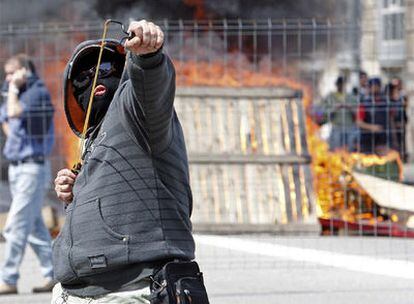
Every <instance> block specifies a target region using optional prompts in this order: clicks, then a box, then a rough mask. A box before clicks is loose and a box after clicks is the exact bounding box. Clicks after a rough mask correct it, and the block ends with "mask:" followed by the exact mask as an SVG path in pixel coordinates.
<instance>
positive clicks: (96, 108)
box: [72, 49, 125, 129]
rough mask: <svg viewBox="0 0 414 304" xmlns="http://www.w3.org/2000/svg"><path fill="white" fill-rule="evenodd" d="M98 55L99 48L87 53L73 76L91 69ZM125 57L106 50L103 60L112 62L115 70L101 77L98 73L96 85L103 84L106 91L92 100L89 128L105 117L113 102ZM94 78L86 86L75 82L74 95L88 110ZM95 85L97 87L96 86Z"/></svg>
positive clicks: (77, 65) (84, 108)
mask: <svg viewBox="0 0 414 304" xmlns="http://www.w3.org/2000/svg"><path fill="white" fill-rule="evenodd" d="M97 57H98V49H95V50H93V51H92V52H90V53H88V54H87V55H85V56H83V57H82V58H81V59H79V60H78V61H77V62H76V65H75V67H74V71H73V76H74V77H76V75H78V74H79V73H81V72H82V71H86V70H89V69H90V68H91V67H93V66H95V62H96V58H97ZM124 60H125V58H124V57H123V56H121V55H119V54H114V53H111V52H108V51H104V53H103V56H102V62H111V63H112V66H113V67H114V68H115V71H114V72H112V73H111V74H110V75H107V76H104V77H101V76H100V75H99V74H98V78H97V81H96V87H98V86H99V85H103V86H104V87H105V89H106V92H105V93H104V94H103V95H101V96H94V97H93V101H92V109H91V114H90V117H89V123H88V129H89V128H94V127H96V126H97V125H98V124H99V123H100V122H101V121H102V119H103V118H104V116H105V114H106V111H107V110H108V108H109V105H110V104H111V101H112V98H113V97H114V94H115V92H116V90H117V88H118V86H119V82H120V80H121V75H122V71H123V68H124ZM92 80H93V79H91V80H90V83H89V84H88V85H87V86H86V87H82V88H78V87H76V85H75V84H74V83H72V84H73V95H74V97H75V99H76V101H77V103H78V104H79V105H80V106H81V108H82V109H83V110H84V111H85V112H86V111H87V109H88V103H89V99H90V95H91V92H92ZM96 87H95V88H96Z"/></svg>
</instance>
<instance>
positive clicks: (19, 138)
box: [0, 74, 54, 160]
mask: <svg viewBox="0 0 414 304" xmlns="http://www.w3.org/2000/svg"><path fill="white" fill-rule="evenodd" d="M7 90H8V83H6V82H5V83H4V85H3V88H2V93H3V95H4V97H5V98H4V101H3V104H2V105H1V108H0V123H2V122H7V123H8V125H9V134H8V136H7V140H6V144H5V146H4V151H3V152H4V155H5V156H6V158H7V159H9V160H23V159H25V158H28V157H36V156H48V155H50V153H51V152H52V147H53V141H54V128H53V112H54V109H53V105H52V103H51V98H50V94H49V91H48V90H47V88H46V86H45V84H44V83H43V81H42V80H40V79H39V77H38V76H37V75H36V74H32V75H31V76H29V77H28V78H27V81H26V83H25V85H24V86H22V87H21V88H20V90H19V102H20V104H21V106H22V107H23V113H22V114H21V115H20V116H18V117H13V118H10V117H8V116H7Z"/></svg>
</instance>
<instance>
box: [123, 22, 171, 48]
mask: <svg viewBox="0 0 414 304" xmlns="http://www.w3.org/2000/svg"><path fill="white" fill-rule="evenodd" d="M128 32H130V33H134V35H135V37H133V38H132V39H130V40H127V41H125V48H126V49H127V50H129V51H131V52H133V53H135V54H136V55H145V54H150V53H154V52H156V51H157V50H158V49H159V48H160V47H161V46H162V44H163V43H164V33H163V31H162V30H161V28H160V27H159V26H158V25H155V24H154V23H152V22H148V21H146V20H141V21H133V22H131V24H130V25H129V27H128Z"/></svg>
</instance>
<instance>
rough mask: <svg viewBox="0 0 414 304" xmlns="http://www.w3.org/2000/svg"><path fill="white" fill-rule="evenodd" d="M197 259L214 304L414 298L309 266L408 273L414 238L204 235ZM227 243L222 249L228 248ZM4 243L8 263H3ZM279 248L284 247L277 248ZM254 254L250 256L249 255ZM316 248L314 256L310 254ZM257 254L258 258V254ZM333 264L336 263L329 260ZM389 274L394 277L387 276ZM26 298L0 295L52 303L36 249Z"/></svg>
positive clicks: (402, 282) (370, 278) (6, 302)
mask: <svg viewBox="0 0 414 304" xmlns="http://www.w3.org/2000/svg"><path fill="white" fill-rule="evenodd" d="M196 239H197V257H198V261H199V263H200V265H201V267H202V270H203V272H204V275H205V281H206V286H207V289H208V292H209V295H210V302H211V304H229V303H237V304H255V303H260V304H276V303H283V304H290V303H292V304H299V303H306V304H313V303H315V304H325V303H326V304H328V303H329V304H331V303H335V304H341V303H344V304H345V303H347V304H349V303H352V304H359V303H361V304H370V303H372V304H374V303H375V304H381V303H387V304H390V303H391V304H393V303H395V304H405V303H407V304H408V303H412V299H414V288H412V286H413V283H414V280H412V279H407V278H403V277H402V275H401V276H399V272H396V274H394V276H388V275H384V272H383V274H381V275H378V274H374V273H372V272H371V270H370V269H368V270H366V269H365V268H364V265H362V264H361V271H358V267H357V271H350V270H349V269H346V267H341V265H337V264H335V265H334V266H329V265H330V264H329V263H330V262H329V261H328V262H327V263H325V264H322V263H319V262H318V261H314V262H313V263H311V262H309V259H308V257H307V254H308V253H309V252H313V253H316V254H318V253H321V252H322V253H324V254H326V253H329V254H331V257H332V261H334V260H335V257H344V258H348V257H355V256H356V257H363V258H366V260H362V261H364V263H365V261H368V262H369V263H372V265H374V266H377V267H381V265H382V264H381V262H382V261H391V265H392V261H394V260H396V261H402V262H404V263H407V267H408V266H410V267H411V265H412V264H413V263H414V241H413V240H412V239H406V240H405V239H392V238H373V237H366V238H359V237H350V238H348V237H319V236H313V237H309V236H308V237H279V236H274V235H239V236H232V237H228V236H220V237H219V239H217V242H215V243H213V244H207V242H206V241H205V240H206V239H205V238H203V236H199V235H197V236H196ZM234 240H236V241H237V242H239V243H238V244H242V245H243V244H246V245H247V244H249V245H250V246H252V244H256V245H255V246H253V247H256V248H243V247H240V248H236V247H234V248H225V246H223V244H226V242H227V243H228V244H233V243H231V242H233V241H234ZM219 241H220V242H222V243H220V242H219ZM261 244H264V245H265V246H268V247H264V248H270V249H269V250H272V248H279V249H280V248H290V249H291V250H292V251H291V252H292V253H294V254H295V256H289V254H286V255H280V256H277V254H276V255H272V254H270V253H269V252H260V251H259V253H257V252H256V251H257V250H256V249H257V248H260V245H261ZM3 246H4V244H1V243H0V262H1V261H2V257H3ZM272 246H278V247H272ZM247 249H249V250H247ZM309 250H311V251H309ZM254 252H256V253H254ZM328 259H329V257H328ZM385 273H386V271H385ZM21 277H22V279H21V281H20V282H19V291H20V294H19V295H16V296H3V297H0V303H1V304H18V303H19V304H20V303H33V304H37V303H49V301H50V294H41V295H32V294H31V293H30V290H31V288H32V286H33V285H35V284H37V283H38V282H40V280H41V275H40V274H39V266H38V262H37V260H36V258H35V257H34V254H33V252H32V250H31V249H30V248H28V250H27V252H26V256H25V258H24V261H23V265H22V274H21Z"/></svg>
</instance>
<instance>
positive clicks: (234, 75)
mask: <svg viewBox="0 0 414 304" xmlns="http://www.w3.org/2000/svg"><path fill="white" fill-rule="evenodd" d="M235 57H237V55H236V56H235ZM174 64H175V66H176V70H177V85H178V86H224V87H275V86H276V87H288V88H290V89H293V90H300V91H302V96H303V106H304V109H308V108H309V106H311V105H312V88H311V86H310V85H307V84H306V83H303V82H300V81H298V80H297V78H295V77H294V76H289V73H286V71H285V73H284V74H283V75H280V73H278V70H277V69H276V68H273V69H269V68H268V66H267V65H263V66H259V67H258V68H256V69H249V68H246V67H249V66H251V64H250V63H249V62H242V63H241V64H240V62H237V64H228V63H227V64H223V62H220V61H217V62H201V61H185V62H180V61H175V62H174ZM63 67H64V65H62V63H59V64H58V65H56V66H55V67H54V69H56V71H62V70H63ZM240 67H243V68H240ZM56 71H55V72H54V73H57V72H56ZM285 75H287V76H285ZM52 94H54V95H55V96H59V94H58V93H56V92H53V93H52ZM304 112H305V113H307V111H304ZM59 120H61V119H59ZM65 126H66V124H65ZM318 129H319V127H318V126H317V125H316V124H315V123H314V122H313V121H312V119H311V117H310V115H307V117H306V132H307V134H306V135H307V141H308V149H309V152H310V154H311V157H312V163H311V169H312V173H313V183H314V189H315V192H316V200H317V201H316V202H317V211H318V216H319V217H322V218H332V217H336V218H341V219H343V220H351V221H356V220H357V219H358V218H362V217H365V218H371V219H372V214H370V213H361V212H360V210H357V209H358V207H357V202H356V200H363V201H364V203H365V205H366V206H368V207H369V206H372V205H373V202H372V199H371V198H370V197H369V196H368V195H367V194H366V193H365V192H364V191H363V189H361V188H360V187H359V186H358V185H357V184H356V183H355V182H354V181H353V179H352V175H351V172H352V170H353V168H354V167H355V166H362V167H369V166H372V165H376V164H384V163H386V162H390V161H397V163H398V164H399V166H400V167H401V160H400V158H399V155H398V153H397V152H395V151H393V152H390V153H388V154H387V155H386V156H382V157H381V156H377V155H364V154H358V153H347V152H346V151H339V152H335V153H332V152H330V151H329V149H328V145H327V143H326V142H324V141H323V140H321V139H320V138H319V136H318ZM60 132H61V134H62V135H63V136H64V142H63V146H62V149H63V153H62V154H64V155H66V162H67V165H68V166H72V165H73V163H74V162H75V161H76V158H75V155H76V147H77V141H78V139H77V138H76V137H75V136H74V135H73V134H72V132H71V131H68V128H67V127H66V128H65V127H61V131H60ZM252 136H253V138H251V140H252V145H254V140H255V139H254V134H252ZM400 172H401V170H400ZM355 193H357V194H358V198H355V197H352V195H353V194H354V195H355ZM368 209H369V208H368ZM376 220H378V218H377V219H376ZM380 220H381V219H380Z"/></svg>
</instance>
